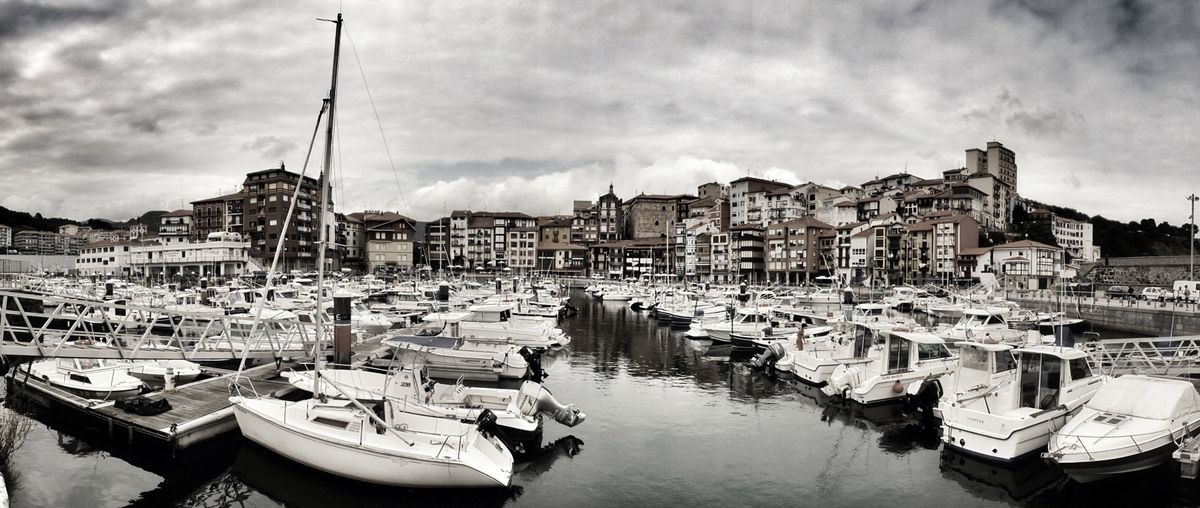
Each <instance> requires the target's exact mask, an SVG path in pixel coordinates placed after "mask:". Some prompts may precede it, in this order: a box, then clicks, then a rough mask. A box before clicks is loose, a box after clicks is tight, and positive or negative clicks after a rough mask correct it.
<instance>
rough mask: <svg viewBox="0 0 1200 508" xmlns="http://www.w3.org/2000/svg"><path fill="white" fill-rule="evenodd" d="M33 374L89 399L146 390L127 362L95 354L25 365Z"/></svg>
mask: <svg viewBox="0 0 1200 508" xmlns="http://www.w3.org/2000/svg"><path fill="white" fill-rule="evenodd" d="M22 368H24V369H27V370H28V372H29V375H30V377H33V378H36V379H39V380H41V381H42V382H43V383H46V384H47V385H49V386H52V387H54V388H58V389H60V390H65V391H67V392H70V393H73V394H75V395H78V396H80V397H83V398H85V399H94V400H118V399H123V398H126V397H133V396H136V395H138V394H140V393H142V387H143V386H144V385H143V383H142V381H141V380H140V379H138V378H135V377H133V376H131V375H129V368H128V366H126V365H121V364H118V363H116V362H114V361H112V360H97V359H93V358H48V359H44V360H37V361H34V362H31V363H28V364H25V365H22Z"/></svg>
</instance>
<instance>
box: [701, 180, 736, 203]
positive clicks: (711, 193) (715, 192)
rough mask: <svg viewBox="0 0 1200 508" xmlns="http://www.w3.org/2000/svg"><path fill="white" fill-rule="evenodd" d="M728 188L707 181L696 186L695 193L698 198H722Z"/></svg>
mask: <svg viewBox="0 0 1200 508" xmlns="http://www.w3.org/2000/svg"><path fill="white" fill-rule="evenodd" d="M728 192H729V189H728V188H727V187H725V186H724V185H721V184H720V183H718V182H709V183H705V184H701V185H700V186H699V187H696V195H697V197H699V198H700V199H705V198H714V199H724V198H725V197H726V193H728Z"/></svg>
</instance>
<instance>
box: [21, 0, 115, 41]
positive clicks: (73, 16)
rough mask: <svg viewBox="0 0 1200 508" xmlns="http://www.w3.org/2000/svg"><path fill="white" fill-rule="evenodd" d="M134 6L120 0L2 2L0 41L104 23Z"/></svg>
mask: <svg viewBox="0 0 1200 508" xmlns="http://www.w3.org/2000/svg"><path fill="white" fill-rule="evenodd" d="M131 3H132V2H127V1H119V0H110V1H95V2H74V3H65V2H64V3H54V2H25V1H21V0H10V1H6V2H3V3H0V39H5V38H9V37H13V36H18V35H22V34H28V33H31V32H38V31H43V30H54V29H58V28H60V27H62V26H63V25H70V24H76V23H96V22H104V21H106V20H109V19H111V18H114V17H117V16H119V15H121V14H123V13H124V12H126V11H127V10H128V6H129V5H130V4H131Z"/></svg>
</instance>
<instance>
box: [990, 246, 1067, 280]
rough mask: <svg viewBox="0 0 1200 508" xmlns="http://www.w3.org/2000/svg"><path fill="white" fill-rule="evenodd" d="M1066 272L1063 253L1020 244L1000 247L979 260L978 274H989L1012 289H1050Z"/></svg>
mask: <svg viewBox="0 0 1200 508" xmlns="http://www.w3.org/2000/svg"><path fill="white" fill-rule="evenodd" d="M1062 269H1063V249H1062V248H1060V247H1054V246H1050V245H1046V244H1044V243H1040V242H1035V241H1033V240H1021V241H1017V242H1011V243H1006V244H1003V245H997V246H994V247H992V248H991V250H989V251H988V252H987V253H986V254H983V255H980V256H979V257H978V266H977V267H976V271H977V272H981V273H982V272H990V273H993V274H995V276H996V278H997V279H998V280H1000V281H1001V283H1002V284H1004V286H1005V287H1007V288H1011V289H1047V288H1050V287H1051V286H1052V285H1053V284H1054V283H1055V282H1057V280H1058V277H1059V274H1060V273H1061V272H1062Z"/></svg>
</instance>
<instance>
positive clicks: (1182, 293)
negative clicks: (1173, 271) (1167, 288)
mask: <svg viewBox="0 0 1200 508" xmlns="http://www.w3.org/2000/svg"><path fill="white" fill-rule="evenodd" d="M1172 293H1173V295H1174V297H1175V301H1177V302H1188V303H1196V302H1200V281H1194V280H1177V281H1175V284H1174V291H1172Z"/></svg>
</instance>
